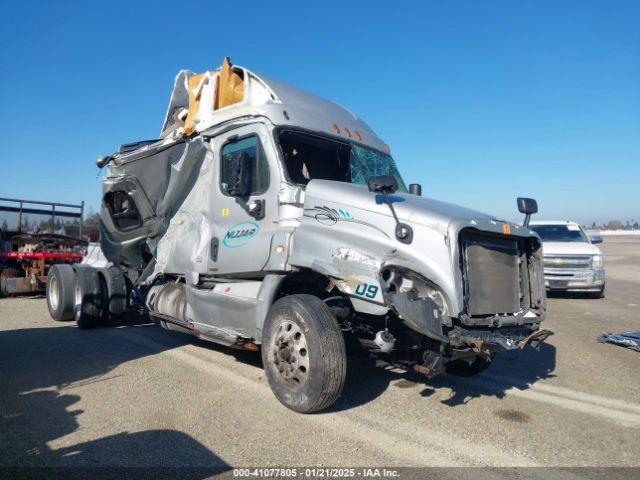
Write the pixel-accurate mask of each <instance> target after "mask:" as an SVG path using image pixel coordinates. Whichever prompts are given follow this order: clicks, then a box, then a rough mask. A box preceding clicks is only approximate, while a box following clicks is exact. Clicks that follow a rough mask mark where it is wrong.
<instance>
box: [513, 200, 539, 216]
mask: <svg viewBox="0 0 640 480" xmlns="http://www.w3.org/2000/svg"><path fill="white" fill-rule="evenodd" d="M518 211H519V212H520V213H524V214H527V215H531V214H532V213H538V202H536V201H535V200H534V199H533V198H523V197H518Z"/></svg>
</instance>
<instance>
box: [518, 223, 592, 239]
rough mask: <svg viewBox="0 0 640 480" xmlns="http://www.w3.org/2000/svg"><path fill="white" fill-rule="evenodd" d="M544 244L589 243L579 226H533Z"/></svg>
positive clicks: (532, 228)
mask: <svg viewBox="0 0 640 480" xmlns="http://www.w3.org/2000/svg"><path fill="white" fill-rule="evenodd" d="M530 228H531V230H533V231H534V232H536V233H537V234H538V235H540V238H541V239H542V241H543V242H588V241H589V240H587V236H586V235H585V234H584V232H583V231H582V229H581V228H580V227H578V226H577V225H531V226H530Z"/></svg>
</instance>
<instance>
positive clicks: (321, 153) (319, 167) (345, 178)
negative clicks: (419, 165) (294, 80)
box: [278, 130, 407, 192]
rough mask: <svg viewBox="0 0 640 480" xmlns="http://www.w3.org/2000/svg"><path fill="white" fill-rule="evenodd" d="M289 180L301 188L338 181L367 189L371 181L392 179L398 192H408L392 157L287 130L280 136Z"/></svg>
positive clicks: (369, 149)
mask: <svg viewBox="0 0 640 480" xmlns="http://www.w3.org/2000/svg"><path fill="white" fill-rule="evenodd" d="M278 141H279V143H280V148H281V150H282V153H283V155H284V163H285V167H286V170H287V174H288V175H289V179H290V180H291V181H292V182H294V183H298V184H300V185H306V184H307V183H309V181H310V180H313V179H322V180H336V181H339V182H348V183H356V184H359V185H365V184H366V183H367V180H368V179H369V178H371V177H376V176H379V175H393V176H394V177H395V179H396V181H397V183H398V191H400V192H406V191H407V188H406V186H405V184H404V181H403V180H402V177H401V176H400V172H398V169H397V168H396V164H395V162H394V161H393V158H392V157H391V155H388V154H386V153H382V152H379V151H377V150H373V149H371V148H367V147H364V146H362V145H357V144H351V143H347V142H340V141H338V140H332V139H329V138H326V137H323V136H319V135H313V134H309V133H303V132H297V131H291V130H285V131H283V132H281V133H280V135H278Z"/></svg>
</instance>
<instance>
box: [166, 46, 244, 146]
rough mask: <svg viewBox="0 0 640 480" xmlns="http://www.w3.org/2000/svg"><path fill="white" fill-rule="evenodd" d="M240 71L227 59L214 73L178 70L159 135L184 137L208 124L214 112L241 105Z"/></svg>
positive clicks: (241, 75) (241, 84)
mask: <svg viewBox="0 0 640 480" xmlns="http://www.w3.org/2000/svg"><path fill="white" fill-rule="evenodd" d="M244 75H245V74H244V73H243V70H242V69H237V68H235V67H233V65H232V64H231V62H230V60H229V58H228V57H225V59H224V61H223V63H222V66H221V67H220V68H219V69H217V70H212V71H206V72H204V73H199V74H194V73H193V72H191V71H189V70H182V71H180V72H179V73H178V76H177V77H176V80H175V83H174V87H173V93H172V94H171V100H170V101H169V107H168V108H167V113H166V115H165V120H164V123H163V125H162V132H161V134H160V136H161V137H162V138H167V137H170V136H172V135H176V136H178V135H184V136H185V137H189V136H192V135H193V134H195V133H197V132H199V131H201V129H199V128H198V126H199V125H211V124H212V123H214V122H212V119H213V115H214V112H215V111H216V110H220V109H222V108H224V107H228V106H230V105H233V104H236V103H241V102H242V101H243V100H244V98H245V92H244V90H245V81H244V79H243V76H244Z"/></svg>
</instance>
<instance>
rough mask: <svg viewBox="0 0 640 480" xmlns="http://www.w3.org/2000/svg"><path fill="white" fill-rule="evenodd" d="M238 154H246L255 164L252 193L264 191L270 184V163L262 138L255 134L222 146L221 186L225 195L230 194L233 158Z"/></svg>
mask: <svg viewBox="0 0 640 480" xmlns="http://www.w3.org/2000/svg"><path fill="white" fill-rule="evenodd" d="M236 155H246V156H247V157H248V158H249V159H250V160H251V162H252V164H253V168H252V173H253V175H252V177H251V194H252V195H255V194H258V193H264V192H265V191H266V190H267V187H268V186H269V165H268V163H267V159H266V157H265V154H264V150H263V149H262V145H261V144H260V140H258V137H256V136H255V135H251V136H249V137H244V138H241V139H239V140H236V141H235V142H231V143H227V144H226V145H225V146H224V147H222V154H221V155H220V156H221V162H220V188H221V189H222V192H223V193H224V194H225V195H227V194H228V193H227V192H228V189H229V185H230V184H231V183H232V179H233V172H232V165H233V158H234V156H236Z"/></svg>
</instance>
